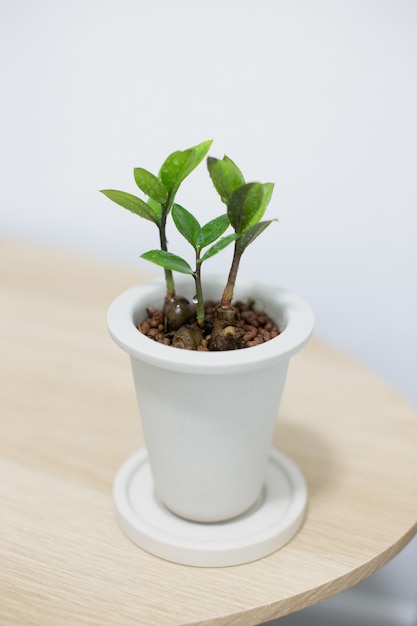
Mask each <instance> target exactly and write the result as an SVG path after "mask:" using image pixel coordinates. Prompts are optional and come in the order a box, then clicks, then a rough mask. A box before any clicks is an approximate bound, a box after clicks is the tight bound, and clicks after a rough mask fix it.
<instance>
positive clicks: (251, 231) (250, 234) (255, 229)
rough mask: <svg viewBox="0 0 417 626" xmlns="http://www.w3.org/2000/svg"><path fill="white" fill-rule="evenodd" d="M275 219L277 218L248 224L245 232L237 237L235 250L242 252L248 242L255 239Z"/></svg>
mask: <svg viewBox="0 0 417 626" xmlns="http://www.w3.org/2000/svg"><path fill="white" fill-rule="evenodd" d="M276 221H278V220H268V221H265V222H258V223H257V224H254V225H253V226H250V227H249V228H248V229H247V230H245V232H244V233H243V235H242V236H241V237H240V238H239V241H238V242H237V250H238V252H239V254H243V252H244V251H245V250H246V248H247V247H248V246H249V244H251V243H252V242H253V241H255V239H256V238H257V237H259V235H260V234H261V233H263V231H264V230H265V229H266V228H268V226H269V225H270V224H272V222H276Z"/></svg>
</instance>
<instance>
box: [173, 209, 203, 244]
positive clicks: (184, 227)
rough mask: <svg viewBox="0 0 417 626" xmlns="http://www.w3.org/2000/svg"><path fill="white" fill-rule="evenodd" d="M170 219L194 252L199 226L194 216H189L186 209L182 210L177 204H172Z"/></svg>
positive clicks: (199, 230)
mask: <svg viewBox="0 0 417 626" xmlns="http://www.w3.org/2000/svg"><path fill="white" fill-rule="evenodd" d="M172 218H173V220H174V223H175V226H176V227H177V229H178V230H179V232H180V233H181V235H182V236H183V237H185V239H186V240H187V241H188V243H190V244H191V245H192V246H193V248H194V250H195V249H196V248H197V245H198V238H199V236H200V232H201V226H200V224H199V223H198V221H197V220H196V218H195V217H194V215H191V213H190V212H189V211H187V209H184V207H182V206H180V205H179V204H174V206H173V208H172Z"/></svg>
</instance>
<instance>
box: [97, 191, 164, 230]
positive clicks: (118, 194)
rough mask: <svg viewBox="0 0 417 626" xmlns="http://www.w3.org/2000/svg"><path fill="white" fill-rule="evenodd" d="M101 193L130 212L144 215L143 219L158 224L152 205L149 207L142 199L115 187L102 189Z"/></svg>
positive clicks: (140, 215)
mask: <svg viewBox="0 0 417 626" xmlns="http://www.w3.org/2000/svg"><path fill="white" fill-rule="evenodd" d="M101 193H104V195H105V196H107V197H108V198H110V200H113V202H116V204H119V205H120V206H122V207H123V208H124V209H127V210H128V211H130V212H131V213H135V214H136V215H139V217H144V218H145V220H149V221H150V222H154V223H155V224H156V225H157V226H159V222H158V216H157V215H156V214H155V212H154V210H153V209H152V207H150V206H149V205H148V204H147V203H146V202H145V201H144V200H141V199H140V198H137V197H136V196H133V195H132V194H130V193H126V192H125V191H118V190H116V189H102V190H101Z"/></svg>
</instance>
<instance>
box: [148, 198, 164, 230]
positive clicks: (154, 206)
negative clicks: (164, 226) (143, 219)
mask: <svg viewBox="0 0 417 626" xmlns="http://www.w3.org/2000/svg"><path fill="white" fill-rule="evenodd" d="M147 205H148V206H149V208H150V209H151V210H152V212H153V213H154V215H155V222H156V224H157V225H158V226H160V225H161V220H162V207H161V205H160V204H159V202H156V201H155V200H152V198H148V202H147Z"/></svg>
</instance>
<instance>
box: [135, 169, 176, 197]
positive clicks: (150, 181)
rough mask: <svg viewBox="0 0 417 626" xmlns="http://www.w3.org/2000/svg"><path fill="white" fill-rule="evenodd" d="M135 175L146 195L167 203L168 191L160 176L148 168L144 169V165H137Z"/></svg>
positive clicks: (137, 182) (138, 184)
mask: <svg viewBox="0 0 417 626" xmlns="http://www.w3.org/2000/svg"><path fill="white" fill-rule="evenodd" d="M133 175H134V177H135V181H136V184H137V186H138V187H139V189H141V190H142V191H143V193H144V194H145V195H146V196H149V198H152V200H155V202H158V203H159V204H165V202H166V201H167V199H168V192H167V190H166V189H165V187H164V185H163V184H162V182H161V181H160V180H159V178H157V177H156V176H154V174H152V173H151V172H148V170H145V169H143V167H135V169H134V170H133Z"/></svg>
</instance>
